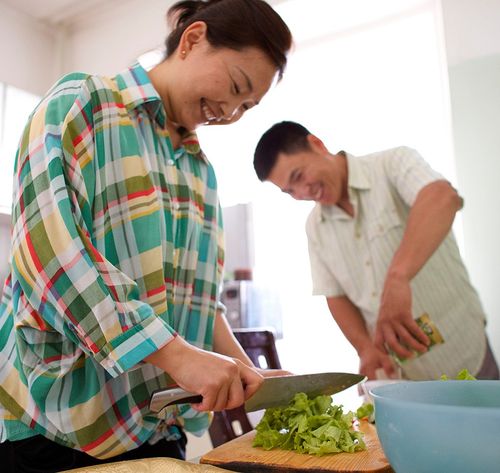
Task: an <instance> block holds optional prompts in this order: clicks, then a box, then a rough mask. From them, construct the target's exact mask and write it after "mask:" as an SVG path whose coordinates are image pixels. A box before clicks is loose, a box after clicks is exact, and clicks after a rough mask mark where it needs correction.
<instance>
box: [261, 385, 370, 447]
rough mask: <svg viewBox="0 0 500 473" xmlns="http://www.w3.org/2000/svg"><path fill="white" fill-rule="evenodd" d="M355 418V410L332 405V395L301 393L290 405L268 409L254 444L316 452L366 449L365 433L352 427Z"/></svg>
mask: <svg viewBox="0 0 500 473" xmlns="http://www.w3.org/2000/svg"><path fill="white" fill-rule="evenodd" d="M354 420H355V416H354V414H353V413H352V412H347V413H346V414H344V412H343V410H342V406H336V405H332V399H331V397H330V396H318V397H316V398H314V399H308V397H307V395H306V394H304V393H298V394H296V395H295V397H294V398H293V400H292V401H290V403H289V405H288V406H287V407H274V408H270V409H267V410H266V412H265V414H264V417H263V418H262V420H261V421H260V422H259V424H258V425H257V427H256V430H257V434H256V435H255V439H254V441H253V446H254V447H262V448H264V449H266V450H271V449H273V448H281V449H284V450H294V451H296V452H299V453H308V454H314V455H325V454H328V453H340V452H351V453H352V452H356V451H359V450H365V449H366V446H365V443H364V441H363V434H362V433H361V432H358V431H355V430H354V428H353V422H354Z"/></svg>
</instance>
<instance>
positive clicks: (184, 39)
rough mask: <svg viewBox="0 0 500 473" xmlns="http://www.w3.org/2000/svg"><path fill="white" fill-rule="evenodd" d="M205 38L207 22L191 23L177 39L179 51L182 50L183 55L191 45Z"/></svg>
mask: <svg viewBox="0 0 500 473" xmlns="http://www.w3.org/2000/svg"><path fill="white" fill-rule="evenodd" d="M206 38H207V24H206V23H205V22H204V21H195V22H194V23H191V24H190V25H189V26H188V27H187V28H186V29H185V30H184V32H183V33H182V36H181V39H180V40H179V46H178V48H177V49H178V50H179V51H184V56H186V55H188V54H189V52H190V51H192V49H193V47H195V46H196V45H199V44H200V43H202V42H203V41H206Z"/></svg>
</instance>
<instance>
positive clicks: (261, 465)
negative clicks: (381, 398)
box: [200, 422, 393, 473]
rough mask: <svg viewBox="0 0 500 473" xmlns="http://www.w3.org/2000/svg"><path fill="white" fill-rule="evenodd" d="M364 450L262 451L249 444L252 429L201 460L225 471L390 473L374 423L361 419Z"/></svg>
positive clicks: (247, 472) (253, 432) (256, 472)
mask: <svg viewBox="0 0 500 473" xmlns="http://www.w3.org/2000/svg"><path fill="white" fill-rule="evenodd" d="M359 429H360V430H361V431H362V432H363V433H364V434H365V435H364V441H365V443H366V450H364V451H361V452H356V453H338V454H333V455H323V456H321V457H318V456H316V455H306V454H301V453H296V452H291V451H288V450H278V449H276V450H269V451H268V450H264V449H263V448H260V447H259V448H256V447H252V441H253V438H254V437H255V431H252V432H248V433H247V434H245V435H242V436H241V437H238V438H237V439H234V440H231V441H230V442H227V443H225V444H223V445H221V446H220V447H217V448H214V449H213V450H211V451H210V452H208V453H206V454H205V455H204V456H203V457H201V459H200V463H204V464H209V465H214V466H218V467H220V468H226V469H228V470H233V471H239V472H245V473H261V472H272V473H277V472H293V473H299V472H303V473H345V472H351V473H353V472H356V473H381V472H384V473H390V472H393V470H392V468H391V466H390V465H389V462H388V461H387V459H386V458H385V456H384V452H383V451H382V447H381V446H380V443H379V440H378V437H377V431H376V429H375V426H374V425H372V424H369V423H368V422H361V424H360V428H359Z"/></svg>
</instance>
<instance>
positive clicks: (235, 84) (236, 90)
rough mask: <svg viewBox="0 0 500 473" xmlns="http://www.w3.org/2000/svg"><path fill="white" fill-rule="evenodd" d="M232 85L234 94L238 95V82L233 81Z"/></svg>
mask: <svg viewBox="0 0 500 473" xmlns="http://www.w3.org/2000/svg"><path fill="white" fill-rule="evenodd" d="M233 87H234V91H235V92H236V95H238V94H239V93H240V88H239V87H238V84H237V83H236V82H233Z"/></svg>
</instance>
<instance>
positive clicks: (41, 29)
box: [0, 3, 59, 95]
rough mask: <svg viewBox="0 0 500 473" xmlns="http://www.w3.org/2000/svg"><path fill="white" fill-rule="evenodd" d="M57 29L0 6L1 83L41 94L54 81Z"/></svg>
mask: <svg viewBox="0 0 500 473" xmlns="http://www.w3.org/2000/svg"><path fill="white" fill-rule="evenodd" d="M57 54H58V48H57V29H53V28H49V27H47V26H45V25H43V24H41V23H39V22H37V21H35V20H34V19H32V18H31V17H29V16H28V15H24V14H22V13H20V12H17V11H15V10H13V9H11V8H10V7H8V6H7V5H5V4H3V3H0V57H1V58H2V60H1V61H0V81H2V82H6V83H7V84H10V85H13V86H15V87H18V88H20V89H24V90H27V91H28V92H31V93H33V94H37V95H42V94H44V93H45V92H46V91H47V89H48V88H49V87H50V86H51V85H52V83H53V82H54V81H55V80H56V79H57V77H58V74H59V71H58V70H57V66H56V57H57Z"/></svg>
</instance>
